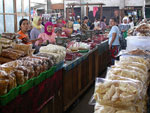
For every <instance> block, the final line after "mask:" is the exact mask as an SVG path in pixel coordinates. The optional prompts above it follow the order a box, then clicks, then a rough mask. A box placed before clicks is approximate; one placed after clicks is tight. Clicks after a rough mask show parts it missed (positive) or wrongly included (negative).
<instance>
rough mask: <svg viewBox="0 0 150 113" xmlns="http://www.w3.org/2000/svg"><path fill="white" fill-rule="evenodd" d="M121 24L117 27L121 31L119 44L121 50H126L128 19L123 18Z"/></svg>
mask: <svg viewBox="0 0 150 113" xmlns="http://www.w3.org/2000/svg"><path fill="white" fill-rule="evenodd" d="M122 22H123V23H122V24H120V25H119V29H120V31H121V36H120V43H121V49H126V46H127V42H126V37H127V34H128V30H129V29H130V25H129V23H128V22H129V19H128V17H124V18H123V20H122Z"/></svg>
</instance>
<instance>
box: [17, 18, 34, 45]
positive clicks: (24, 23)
mask: <svg viewBox="0 0 150 113" xmlns="http://www.w3.org/2000/svg"><path fill="white" fill-rule="evenodd" d="M19 28H20V29H19V32H18V34H19V35H20V37H19V39H21V40H22V43H24V44H32V43H34V42H35V41H37V40H30V39H29V36H28V29H29V21H28V19H21V20H20V22H19Z"/></svg>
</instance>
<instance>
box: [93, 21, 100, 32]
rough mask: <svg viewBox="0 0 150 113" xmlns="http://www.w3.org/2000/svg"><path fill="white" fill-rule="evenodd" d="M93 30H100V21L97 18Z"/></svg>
mask: <svg viewBox="0 0 150 113" xmlns="http://www.w3.org/2000/svg"><path fill="white" fill-rule="evenodd" d="M94 30H100V21H99V20H98V19H97V18H96V19H95V21H94Z"/></svg>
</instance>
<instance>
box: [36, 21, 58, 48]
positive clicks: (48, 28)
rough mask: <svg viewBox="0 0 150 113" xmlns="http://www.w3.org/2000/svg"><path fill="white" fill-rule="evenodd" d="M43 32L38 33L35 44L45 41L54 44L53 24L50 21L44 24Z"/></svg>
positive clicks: (38, 44)
mask: <svg viewBox="0 0 150 113" xmlns="http://www.w3.org/2000/svg"><path fill="white" fill-rule="evenodd" d="M44 30H45V31H44V33H41V34H39V36H38V41H36V43H35V45H36V46H41V45H43V44H44V45H45V44H47V43H51V44H55V42H56V40H55V37H56V34H55V33H54V28H53V24H52V23H51V22H47V23H46V24H45V29H44Z"/></svg>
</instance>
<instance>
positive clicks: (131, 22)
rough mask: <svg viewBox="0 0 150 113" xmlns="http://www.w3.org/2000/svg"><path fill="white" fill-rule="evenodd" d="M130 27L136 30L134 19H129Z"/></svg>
mask: <svg viewBox="0 0 150 113" xmlns="http://www.w3.org/2000/svg"><path fill="white" fill-rule="evenodd" d="M129 25H130V28H134V22H133V19H132V17H129Z"/></svg>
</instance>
